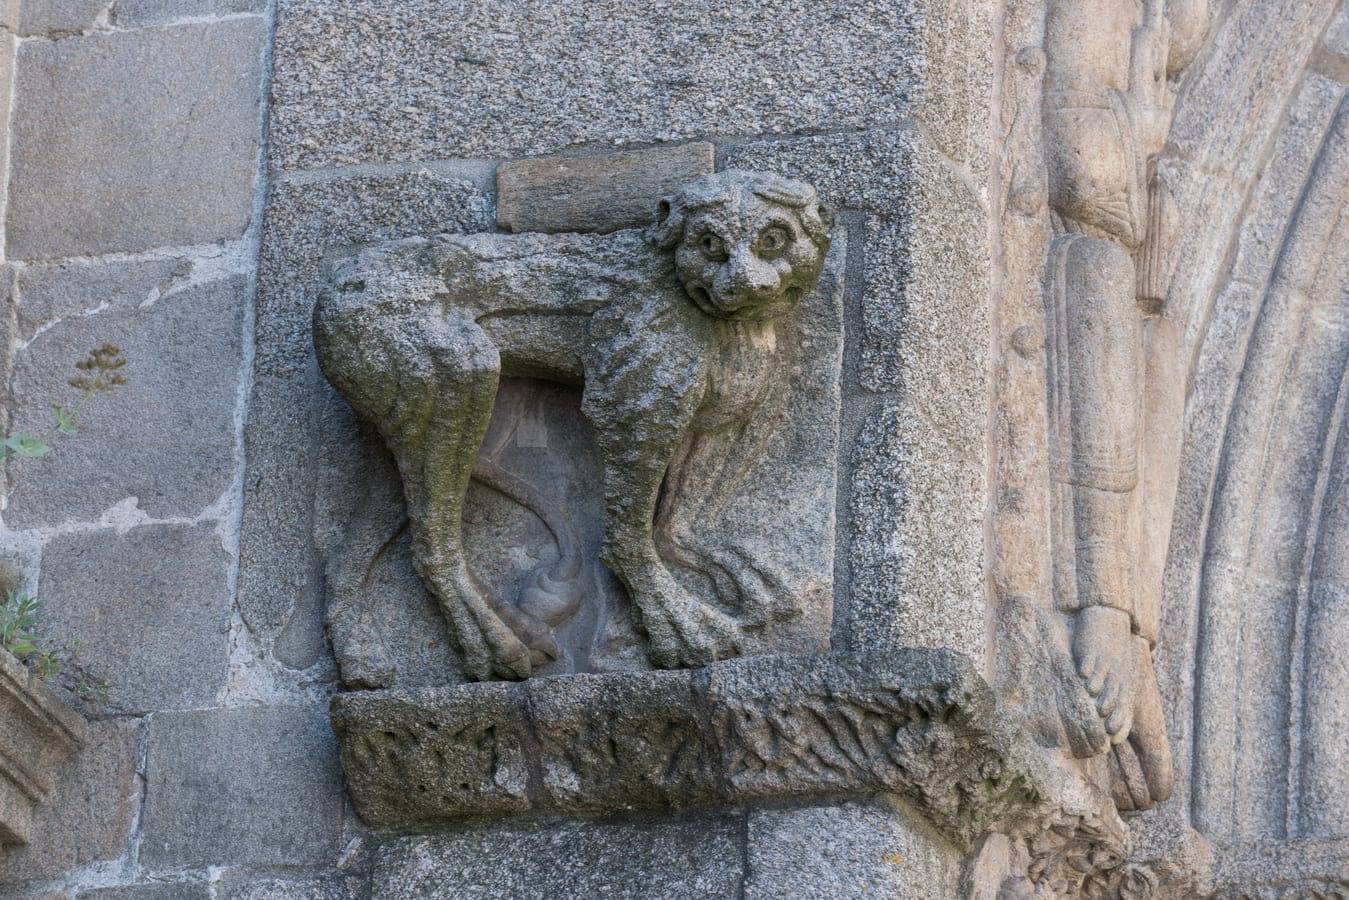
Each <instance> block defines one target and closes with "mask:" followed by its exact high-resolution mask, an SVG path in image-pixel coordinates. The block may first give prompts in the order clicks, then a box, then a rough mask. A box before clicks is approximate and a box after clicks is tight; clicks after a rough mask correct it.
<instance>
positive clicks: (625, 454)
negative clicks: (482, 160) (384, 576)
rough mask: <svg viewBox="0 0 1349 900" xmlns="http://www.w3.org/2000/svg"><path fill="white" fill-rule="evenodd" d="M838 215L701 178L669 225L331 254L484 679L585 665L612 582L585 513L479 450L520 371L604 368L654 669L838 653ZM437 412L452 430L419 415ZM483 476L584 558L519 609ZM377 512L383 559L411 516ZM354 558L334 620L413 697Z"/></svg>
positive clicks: (333, 332) (773, 187)
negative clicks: (469, 510)
mask: <svg viewBox="0 0 1349 900" xmlns="http://www.w3.org/2000/svg"><path fill="white" fill-rule="evenodd" d="M831 228H832V220H831V217H830V215H829V213H828V211H827V210H824V209H822V208H821V207H820V205H819V201H818V198H817V196H816V194H815V192H814V190H813V189H812V188H811V187H810V186H808V185H806V184H804V183H801V182H796V181H789V180H786V179H783V178H781V177H779V176H775V175H764V174H761V173H755V172H747V171H740V170H729V171H726V172H722V173H718V174H715V175H709V176H705V177H703V178H700V179H697V180H694V181H691V182H688V183H687V184H685V185H683V186H681V187H680V189H679V190H678V191H677V192H676V193H675V194H673V195H672V196H671V198H670V199H669V201H668V202H667V203H666V204H665V206H664V211H663V217H662V219H661V221H660V222H659V223H658V224H657V225H656V226H654V227H653V228H652V229H651V230H649V231H641V230H637V229H632V230H624V231H620V232H617V233H614V234H612V235H603V236H583V235H571V234H568V235H556V236H554V235H537V234H529V235H510V236H500V235H473V236H469V237H463V238H459V237H454V236H438V237H434V238H423V239H416V240H408V241H400V242H393V243H386V244H381V245H375V246H371V247H366V248H363V249H361V250H359V251H357V252H354V253H350V254H345V255H342V256H340V257H335V258H334V259H333V260H332V261H331V263H330V267H329V268H328V270H327V271H326V272H325V282H326V284H325V287H324V288H323V290H322V292H321V294H320V299H319V302H318V305H317V307H316V310H315V316H314V341H315V346H316V348H317V350H318V355H319V361H320V364H321V366H322V368H323V371H324V373H325V374H326V375H327V377H328V379H329V380H330V381H331V382H332V383H333V385H334V386H335V387H337V388H338V389H339V390H340V391H341V392H342V394H343V396H344V397H345V398H346V399H347V400H348V401H349V402H350V403H351V404H352V406H353V407H354V408H355V409H356V410H357V412H358V413H359V414H360V415H361V416H362V418H363V419H364V420H365V421H366V422H367V423H369V424H370V425H371V426H374V427H375V428H376V429H377V430H378V432H379V434H380V436H381V437H382V439H383V441H384V443H385V444H386V445H387V446H388V448H389V450H390V452H391V453H392V454H393V456H394V457H395V459H396V460H397V463H398V472H399V475H400V480H401V482H402V486H403V496H404V497H405V498H406V507H407V520H408V530H409V533H410V535H411V538H412V544H413V550H414V555H415V557H416V560H417V564H418V571H419V572H420V573H421V575H422V577H423V578H424V580H425V581H426V584H427V587H428V588H429V589H430V590H431V592H432V593H433V595H435V596H436V597H437V599H438V600H439V602H440V603H441V605H442V606H443V608H444V609H445V611H446V615H447V617H448V619H449V621H450V624H451V626H452V631H453V633H454V635H455V638H456V641H457V643H458V645H459V647H460V649H461V652H462V655H463V662H464V667H465V671H466V673H467V674H468V676H469V677H470V678H472V679H474V680H483V679H485V678H488V677H528V676H529V675H530V674H533V673H534V672H535V671H536V670H537V669H538V668H539V667H540V666H542V665H543V664H544V663H545V662H546V661H547V660H550V659H556V658H558V657H560V656H561V655H562V651H561V650H560V648H559V646H558V644H557V642H556V638H555V637H554V636H553V633H552V629H553V627H554V626H559V625H561V624H562V623H563V622H564V621H567V620H569V619H571V618H572V617H574V616H575V615H577V614H578V613H579V612H580V611H581V608H582V605H583V603H582V601H583V599H584V596H585V594H586V593H588V588H587V586H586V574H585V564H586V562H587V560H586V559H585V558H584V557H583V551H582V549H581V548H580V547H579V546H575V547H573V546H572V544H574V543H576V542H575V541H572V540H570V539H564V536H565V535H566V533H567V532H568V531H569V528H568V520H569V516H570V513H569V511H568V510H566V509H561V510H558V511H556V512H552V511H550V505H548V504H543V503H542V502H541V501H540V500H538V499H536V498H535V497H533V496H531V494H532V493H534V492H533V491H531V490H530V489H529V488H528V487H525V486H521V485H520V482H521V481H522V480H523V481H527V480H528V476H527V475H523V476H522V475H516V474H514V473H510V472H507V471H505V470H504V469H502V468H501V467H500V465H499V464H497V463H496V462H495V461H494V459H493V458H492V456H491V454H490V453H489V454H483V453H480V451H481V450H482V448H483V436H484V432H485V429H486V428H487V426H488V424H489V420H490V416H491V413H492V409H493V405H494V399H495V393H496V386H497V382H498V380H499V378H500V377H502V376H517V377H526V376H536V377H541V378H544V379H548V380H553V381H559V382H563V383H576V382H577V381H583V382H584V394H583V401H582V411H583V413H584V415H585V417H586V419H587V420H588V421H589V422H590V423H591V425H592V426H593V427H594V430H595V444H596V447H597V449H598V451H599V456H600V461H601V463H602V467H603V473H604V478H603V486H602V488H601V489H602V491H603V496H604V503H605V519H604V527H605V543H604V549H603V551H602V553H601V554H600V556H601V559H602V560H603V562H604V564H605V565H606V566H607V567H608V568H609V569H610V570H611V571H613V572H614V573H615V574H616V575H618V576H619V578H620V579H621V580H622V581H623V583H624V584H625V585H626V586H627V588H628V592H629V596H630V599H631V602H632V604H633V605H634V606H635V608H636V609H637V611H638V612H639V614H640V621H641V623H642V625H643V627H644V628H645V630H646V632H647V635H648V649H649V654H650V657H651V660H652V662H653V664H655V665H658V666H663V667H673V666H695V665H701V664H704V663H706V662H709V661H712V660H715V659H720V658H726V657H729V656H739V655H743V654H753V653H762V652H774V651H776V652H801V651H810V650H815V649H819V648H820V647H822V646H824V645H826V644H827V641H828V635H829V622H830V618H831V616H830V611H831V609H832V599H833V591H832V573H833V560H832V553H831V548H832V544H833V540H832V537H833V534H832V533H833V515H834V504H835V484H834V478H833V471H832V470H833V466H832V458H831V456H832V454H831V451H832V450H833V449H834V446H835V441H836V435H837V425H836V422H837V416H838V396H839V387H838V375H837V373H838V367H839V359H840V356H841V350H842V348H841V343H842V342H841V334H840V332H841V321H840V319H841V313H840V307H841V296H840V295H841V290H840V287H841V285H840V283H839V279H838V278H837V277H834V278H827V279H823V280H822V279H821V278H820V275H821V271H822V270H823V269H824V268H825V262H826V254H827V253H828V252H829V249H830V231H831ZM713 240H714V241H717V242H719V244H718V247H712V248H711V249H709V245H708V243H707V242H708V241H713ZM831 268H832V269H833V270H834V271H835V272H837V270H838V262H837V256H836V257H835V262H834V264H833V266H832V267H831ZM817 284H818V285H819V290H818V291H817V290H816V287H817ZM430 321H435V322H436V323H437V324H436V325H435V326H434V327H429V328H428V327H426V324H425V323H427V322H430ZM428 419H433V420H435V421H441V422H445V423H446V425H447V427H446V429H444V430H440V429H436V430H432V431H427V430H426V429H424V428H423V427H422V426H421V425H419V424H417V423H420V422H424V421H427V420H428ZM784 473H791V475H790V477H784ZM470 477H472V478H474V479H476V480H478V481H479V482H482V483H484V484H486V485H488V486H491V487H493V488H495V489H496V490H498V491H500V492H502V493H504V494H506V495H507V496H510V497H513V498H515V499H516V500H517V501H518V502H520V504H521V505H522V506H525V507H526V508H528V509H530V510H532V511H533V512H534V513H535V514H536V515H538V516H540V518H542V519H543V520H544V521H545V522H546V523H547V525H548V527H549V530H550V531H552V532H553V533H554V535H555V536H556V537H557V539H558V542H559V546H560V549H559V551H558V552H559V554H560V556H561V558H560V559H558V560H556V561H549V562H541V563H540V564H538V565H537V566H529V567H527V569H526V570H525V571H523V572H521V575H522V576H523V577H524V578H525V579H527V580H526V582H525V583H524V585H523V586H522V587H521V588H520V589H519V597H520V600H519V602H518V604H517V603H512V602H511V599H512V598H511V597H510V595H507V596H497V595H494V594H492V593H489V592H488V591H487V590H486V589H485V588H484V586H482V585H480V584H478V583H476V582H473V581H471V580H470V579H468V578H467V577H466V576H465V575H464V573H465V572H466V571H467V569H466V560H465V548H464V542H463V528H462V524H461V523H462V518H463V508H464V507H463V504H464V500H465V495H466V492H467V490H468V484H469V480H470ZM432 483H435V484H436V485H437V486H436V487H435V488H434V489H432V487H431V484H432ZM373 505H374V504H373V503H367V504H366V509H363V510H362V515H361V516H359V517H358V518H357V519H356V520H355V521H354V523H353V525H352V526H351V528H352V530H353V531H354V532H356V533H357V534H361V535H364V534H365V532H366V531H367V530H369V529H368V526H367V519H370V518H374V519H375V521H374V525H378V526H380V528H381V530H382V533H381V534H378V535H374V537H375V540H373V541H368V540H367V543H368V544H369V545H370V548H371V549H370V550H369V551H367V553H369V556H367V557H366V558H367V559H372V558H373V556H374V555H375V554H376V553H378V552H379V549H380V548H382V547H384V546H387V544H388V543H389V542H390V541H391V540H392V539H393V538H394V537H395V536H396V534H397V531H398V528H397V527H390V522H391V521H394V517H392V516H388V515H385V514H383V513H376V511H375V510H373V509H371V507H373ZM788 523H790V528H784V526H786V525H787V524H788ZM343 549H344V550H345V549H346V548H343ZM352 552H359V550H357V549H353V550H352ZM336 562H337V565H334V566H330V568H329V573H330V578H329V584H330V586H331V587H333V588H334V590H332V592H331V594H330V599H329V607H328V615H329V624H330V633H331V636H332V639H333V645H334V649H335V652H336V653H337V656H338V661H339V663H340V664H341V666H342V670H343V675H344V679H345V680H346V681H348V682H349V683H353V684H359V685H361V686H365V687H388V686H390V685H391V684H392V683H393V679H394V677H395V675H396V673H395V672H394V671H393V669H392V660H391V659H390V658H389V654H388V651H387V650H385V649H384V648H383V647H382V646H381V643H380V641H379V640H378V639H377V636H375V635H371V634H370V633H369V632H371V630H372V627H373V628H377V627H378V626H377V625H374V626H372V625H371V624H369V623H366V622H364V621H363V620H362V618H361V616H362V611H363V610H364V607H365V604H366V601H365V599H364V594H365V591H364V590H363V589H360V588H359V587H358V584H359V579H362V578H364V575H363V573H364V572H365V571H366V570H367V569H368V563H365V562H364V561H362V560H348V559H345V558H343V557H342V556H338V557H337V560H336ZM353 562H356V563H359V564H360V565H359V567H358V568H357V569H356V572H355V573H351V574H348V572H349V569H348V567H349V566H350V565H351V564H352V563H353ZM591 562H593V560H591ZM680 579H682V583H681V580H680ZM602 627H603V624H602V625H601V628H602ZM596 630H597V631H599V630H600V629H596ZM388 640H389V638H388V637H385V638H384V641H385V642H387V641H388ZM589 649H590V648H587V650H589ZM591 652H594V651H591ZM586 655H590V653H587V654H586Z"/></svg>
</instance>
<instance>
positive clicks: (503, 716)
mask: <svg viewBox="0 0 1349 900" xmlns="http://www.w3.org/2000/svg"><path fill="white" fill-rule="evenodd" d="M331 717H332V724H333V728H334V730H335V731H336V733H337V736H338V740H339V742H340V744H341V750H342V765H343V768H344V769H345V771H346V776H347V781H348V783H349V785H350V787H351V794H352V798H353V800H354V801H355V804H356V807H357V810H358V811H359V812H360V814H361V816H362V818H364V819H365V820H366V821H367V822H368V823H370V824H371V825H374V826H379V827H390V828H394V827H397V828H402V827H416V826H425V825H430V824H433V823H437V822H443V821H446V820H453V819H459V818H463V817H471V816H502V815H509V814H518V813H526V812H590V813H594V812H608V811H618V810H628V809H638V808H678V807H687V806H696V805H706V804H726V803H743V802H749V801H757V800H769V799H785V798H801V797H822V796H845V795H854V794H861V793H871V792H876V791H885V792H890V793H894V794H898V795H900V796H902V797H903V798H904V799H906V800H907V801H908V802H909V803H911V804H913V805H914V806H915V807H916V808H917V809H918V810H919V811H920V812H921V813H923V814H924V815H926V817H927V818H928V819H929V820H931V822H932V823H933V824H934V825H935V826H936V827H938V828H939V829H940V830H941V831H942V832H944V833H945V834H946V835H947V836H948V837H949V838H950V839H951V840H952V841H953V842H955V843H956V844H957V845H958V846H961V847H964V848H968V847H970V846H971V845H972V844H973V843H974V841H975V840H976V839H977V838H978V837H979V836H980V835H981V834H982V833H984V832H985V831H986V830H988V829H989V828H990V827H992V826H993V825H994V824H995V823H997V822H999V821H1000V820H1005V819H1009V818H1019V817H1021V816H1023V815H1025V814H1028V813H1029V812H1030V811H1032V810H1034V809H1037V808H1039V807H1040V806H1041V805H1042V804H1043V801H1044V798H1045V796H1046V792H1047V791H1052V790H1053V788H1052V786H1051V784H1050V782H1051V781H1052V776H1051V775H1049V774H1047V772H1046V769H1045V765H1044V757H1043V755H1042V753H1041V752H1040V750H1039V748H1038V747H1036V746H1034V744H1033V743H1032V742H1031V741H1030V740H1028V739H1027V738H1026V737H1025V735H1024V733H1023V732H1022V731H1021V730H1020V729H1019V727H1017V726H1016V725H1014V724H1013V723H1012V722H1010V721H1009V720H1008V719H1007V718H1005V716H1004V715H1003V713H1002V712H1001V710H1000V709H999V708H998V707H997V704H996V701H995V699H994V696H993V694H992V692H991V690H990V689H989V687H988V686H987V684H986V683H985V682H984V681H983V679H982V678H980V676H979V675H978V674H977V673H976V671H975V670H974V668H973V666H972V665H971V664H970V663H969V661H968V660H966V658H965V657H963V656H961V655H959V654H956V653H953V652H950V651H946V650H927V649H903V650H898V651H891V652H874V653H865V654H839V653H835V654H827V655H819V656H802V657H787V656H765V657H753V658H747V659H739V660H733V661H728V662H720V663H715V664H713V665H711V666H708V667H706V668H702V669H696V670H686V671H656V672H641V673H623V674H603V675H570V676H560V677H553V678H536V679H533V680H530V681H527V682H523V683H510V682H491V683H480V684H468V685H462V686H458V687H448V688H430V689H421V690H384V691H371V692H352V693H346V694H341V695H339V696H337V697H336V698H334V700H333V702H332V707H331Z"/></svg>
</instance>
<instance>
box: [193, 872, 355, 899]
mask: <svg viewBox="0 0 1349 900" xmlns="http://www.w3.org/2000/svg"><path fill="white" fill-rule="evenodd" d="M369 880H370V879H369V876H368V875H343V874H334V875H326V876H323V877H320V878H260V877H256V876H247V875H234V876H230V877H227V878H225V879H223V880H222V881H221V882H220V883H219V884H218V885H216V892H215V897H216V898H217V900H367V898H369V897H371V896H372V895H371V893H370V891H369ZM375 896H377V895H375Z"/></svg>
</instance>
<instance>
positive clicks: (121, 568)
mask: <svg viewBox="0 0 1349 900" xmlns="http://www.w3.org/2000/svg"><path fill="white" fill-rule="evenodd" d="M228 565H229V558H228V556H227V555H226V554H225V551H224V550H223V549H222V548H221V546H220V538H219V536H218V535H217V534H216V531H215V527H214V526H213V525H198V526H190V525H144V526H139V527H135V528H131V529H130V530H128V531H126V532H124V533H119V532H114V531H112V530H110V529H102V530H94V531H74V532H69V533H66V534H62V535H59V536H57V537H55V538H53V539H52V540H51V541H49V542H48V543H47V545H46V547H45V548H44V549H43V555H42V579H41V586H40V589H39V596H41V597H42V600H43V631H44V632H45V633H47V634H49V635H51V636H52V637H53V638H54V639H56V640H57V641H58V642H71V643H77V646H76V647H75V649H74V650H73V651H72V652H71V653H70V657H69V663H68V665H67V671H66V673H65V674H64V675H63V677H66V678H75V677H78V676H83V677H85V678H87V679H89V680H90V681H94V682H98V681H107V682H108V685H109V687H108V702H107V705H108V707H109V708H111V709H114V710H117V711H121V712H146V711H150V710H156V709H173V708H182V707H194V706H201V705H204V704H208V703H210V702H211V701H212V700H214V699H215V696H216V692H217V691H218V690H219V689H220V687H221V686H222V685H223V684H224V681H225V673H226V669H227V663H228V656H229V647H228V637H229V634H228V631H229V603H230V597H229V583H228V572H227V567H228ZM165 622H172V623H174V628H173V629H172V630H169V629H165V628H157V627H156V625H155V623H165Z"/></svg>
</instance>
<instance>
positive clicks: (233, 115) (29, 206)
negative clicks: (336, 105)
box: [6, 17, 265, 259]
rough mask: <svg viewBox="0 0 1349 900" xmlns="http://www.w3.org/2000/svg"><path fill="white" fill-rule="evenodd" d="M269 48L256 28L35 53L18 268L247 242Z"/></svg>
mask: <svg viewBox="0 0 1349 900" xmlns="http://www.w3.org/2000/svg"><path fill="white" fill-rule="evenodd" d="M264 35H265V22H264V21H263V20H262V19H261V18H260V17H258V18H246V19H243V18H241V19H238V20H233V21H229V22H222V23H216V24H210V25H200V24H199V25H183V26H181V27H177V28H167V29H144V30H137V31H127V32H116V33H93V34H88V35H84V36H77V37H69V38H64V39H62V40H57V41H28V42H25V43H24V44H23V45H22V47H21V48H20V51H19V58H18V63H17V67H18V68H17V76H16V85H15V89H14V93H15V109H16V110H17V113H16V115H15V117H14V121H13V126H12V135H11V140H12V150H11V158H10V166H11V175H10V193H9V211H8V223H7V229H6V231H7V233H6V242H7V243H6V246H7V248H8V253H9V256H10V257H11V258H15V259H50V258H53V257H60V256H71V255H80V254H91V253H110V252H118V251H135V250H144V249H148V248H151V247H159V246H165V245H168V246H186V245H191V244H199V243H204V242H207V241H214V240H226V239H230V238H237V237H239V236H240V235H241V234H242V233H243V231H244V228H245V227H246V226H247V224H248V219H249V213H250V211H251V209H252V205H253V199H252V197H253V191H252V185H253V179H254V177H255V169H256V166H257V157H256V149H255V144H256V134H257V131H256V128H257V125H256V122H257V114H258V104H259V102H260V100H261V97H260V93H261V89H262V83H261V73H262V53H261V44H262V39H263V37H264ZM110 110H116V112H115V113H114V114H112V115H109V114H108V111H110ZM130 110H135V112H136V114H135V115H129V114H128V111H130Z"/></svg>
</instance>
